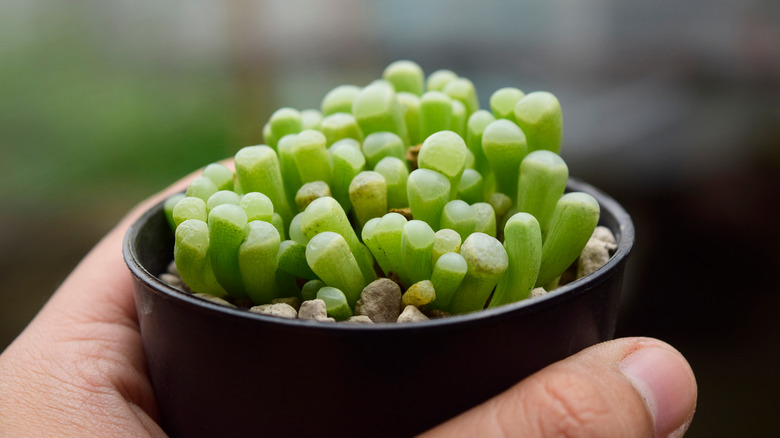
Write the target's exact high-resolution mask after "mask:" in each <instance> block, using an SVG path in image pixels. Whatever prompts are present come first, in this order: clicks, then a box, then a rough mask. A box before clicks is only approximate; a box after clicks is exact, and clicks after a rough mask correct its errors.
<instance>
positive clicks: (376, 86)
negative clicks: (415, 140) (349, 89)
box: [352, 80, 409, 146]
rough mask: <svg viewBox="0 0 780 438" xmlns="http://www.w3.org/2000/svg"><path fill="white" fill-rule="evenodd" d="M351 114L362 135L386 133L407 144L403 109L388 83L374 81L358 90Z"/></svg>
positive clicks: (407, 138) (407, 137)
mask: <svg viewBox="0 0 780 438" xmlns="http://www.w3.org/2000/svg"><path fill="white" fill-rule="evenodd" d="M352 114H353V115H354V116H355V119H356V120H357V122H358V125H360V130H361V131H363V135H365V136H368V135H370V134H372V133H374V132H383V131H387V132H392V133H395V134H396V135H398V136H399V137H401V139H402V140H403V141H404V146H406V145H408V144H409V136H408V134H407V131H406V121H405V120H404V114H403V109H402V108H401V103H400V102H399V101H398V98H397V97H396V96H395V90H394V89H393V86H392V85H390V83H389V82H387V81H383V80H378V81H374V82H372V83H371V84H369V85H368V86H366V87H365V88H363V89H362V90H360V93H358V95H357V96H356V97H355V101H354V102H353V103H352Z"/></svg>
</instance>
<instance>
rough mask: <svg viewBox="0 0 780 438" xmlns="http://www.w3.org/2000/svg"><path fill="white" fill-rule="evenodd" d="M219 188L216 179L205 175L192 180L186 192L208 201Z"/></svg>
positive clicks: (188, 194) (190, 195)
mask: <svg viewBox="0 0 780 438" xmlns="http://www.w3.org/2000/svg"><path fill="white" fill-rule="evenodd" d="M218 190H219V189H218V188H217V185H216V184H214V181H212V180H211V179H209V178H207V177H205V176H199V177H197V178H195V179H193V180H192V181H190V184H189V185H188V186H187V191H186V192H185V194H186V195H187V196H189V197H194V198H200V199H202V200H203V202H206V201H208V200H209V198H210V197H211V195H213V194H214V193H217V191H218Z"/></svg>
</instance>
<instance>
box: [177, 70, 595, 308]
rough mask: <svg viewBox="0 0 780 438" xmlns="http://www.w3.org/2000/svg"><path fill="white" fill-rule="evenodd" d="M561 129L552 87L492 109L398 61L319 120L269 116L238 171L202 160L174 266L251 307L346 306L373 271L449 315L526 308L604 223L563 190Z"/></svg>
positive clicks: (191, 282) (293, 114)
mask: <svg viewBox="0 0 780 438" xmlns="http://www.w3.org/2000/svg"><path fill="white" fill-rule="evenodd" d="M561 132H562V115H561V108H560V104H559V102H558V100H557V99H556V98H555V96H554V95H552V94H550V93H548V92H532V93H528V94H525V93H523V92H522V91H521V90H519V89H517V88H502V89H499V90H497V91H495V92H494V93H493V94H492V95H491V97H490V110H485V109H480V108H479V104H478V100H477V93H476V90H475V88H474V85H473V83H472V82H471V81H470V80H468V79H466V78H463V77H459V76H458V75H457V74H455V73H454V72H452V71H449V70H438V71H436V72H433V73H432V74H430V75H429V76H428V77H427V78H426V77H425V76H424V73H423V71H422V69H421V68H420V67H419V66H418V65H417V64H415V63H413V62H411V61H397V62H394V63H392V64H390V65H389V66H388V67H387V68H386V69H385V70H384V72H383V74H382V78H381V79H378V80H376V81H374V82H372V83H370V84H368V85H367V86H365V87H362V88H361V87H357V86H354V85H342V86H339V87H336V88H334V89H333V90H331V91H330V92H328V93H327V94H326V95H325V97H324V98H323V99H322V103H321V108H320V109H319V110H313V109H310V110H304V111H298V110H296V109H293V108H282V109H279V110H277V111H276V112H274V113H273V115H272V116H271V117H270V119H269V120H268V122H267V123H266V124H265V126H264V129H263V134H264V141H265V144H263V145H258V146H249V147H245V148H243V149H241V150H240V151H238V153H237V154H236V156H235V171H232V170H230V169H229V168H228V167H226V166H224V165H222V164H219V163H214V164H211V165H209V166H207V167H206V168H205V169H204V171H203V175H202V176H201V177H199V178H197V179H195V180H194V181H192V183H191V184H190V186H189V187H188V189H187V191H186V193H185V194H180V195H176V196H174V197H172V198H170V199H169V200H168V201H167V202H166V205H165V211H166V214H167V216H168V220H169V221H170V223H171V226H172V227H173V228H174V230H175V240H176V243H175V250H174V258H175V261H176V265H177V267H178V270H179V273H180V275H181V277H182V279H183V280H184V281H185V282H186V284H187V285H188V287H189V288H190V289H191V290H193V291H195V292H200V293H207V294H211V295H215V296H221V297H225V296H230V297H232V298H234V299H249V300H251V301H252V302H254V303H256V304H263V303H268V302H270V301H271V300H273V299H276V298H282V297H290V296H296V295H297V296H299V297H302V298H303V299H313V298H315V297H319V298H322V299H325V300H326V302H327V303H328V304H329V306H328V307H329V308H333V309H336V308H340V309H343V308H345V306H346V307H348V308H350V309H353V308H354V306H355V303H356V301H357V300H358V299H359V298H360V294H361V291H362V290H363V288H364V287H365V286H366V285H367V284H369V283H370V282H371V281H373V280H375V279H376V278H377V277H378V275H379V276H387V277H391V278H393V279H395V280H396V281H397V282H399V283H400V284H401V285H402V287H403V288H404V289H407V288H410V287H412V286H413V285H415V284H418V283H419V282H423V281H429V282H430V283H426V284H430V285H432V286H433V290H434V294H433V296H430V297H429V298H428V299H426V300H424V301H423V303H424V304H425V305H426V306H428V307H429V308H434V309H440V310H443V311H446V312H451V313H465V312H471V311H475V310H480V309H483V308H484V307H485V305H486V303H488V300H490V301H489V306H490V307H494V306H499V305H503V304H507V303H511V302H515V301H518V300H522V299H525V298H528V297H529V294H530V292H531V290H532V289H533V288H534V287H539V286H548V287H550V285H552V286H554V285H555V284H556V282H557V279H558V278H559V277H560V275H561V274H562V273H563V271H564V270H565V269H566V268H567V267H568V266H569V265H571V264H572V262H574V261H575V260H576V258H577V257H578V255H579V254H580V252H581V251H582V249H583V247H584V246H585V244H586V243H587V241H588V239H589V237H590V236H591V233H592V232H593V230H594V228H595V227H596V224H597V222H598V217H599V205H598V203H597V202H596V200H595V199H594V198H593V197H592V196H590V195H588V194H586V193H577V192H574V193H566V194H564V189H565V186H566V182H567V179H568V176H569V175H568V173H569V172H568V168H567V166H566V164H565V162H564V161H563V159H561V157H560V156H559V151H560V146H561ZM415 155H416V156H415ZM402 212H407V213H408V212H410V213H411V217H412V218H413V219H408V217H409V215H408V214H406V215H404V214H401V213H402ZM300 285H302V286H300ZM299 286H300V287H299ZM424 289H425V288H424ZM427 289H430V287H428V288H427ZM427 289H426V290H427ZM347 313H349V312H347Z"/></svg>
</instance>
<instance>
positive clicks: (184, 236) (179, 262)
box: [173, 219, 227, 297]
mask: <svg viewBox="0 0 780 438" xmlns="http://www.w3.org/2000/svg"><path fill="white" fill-rule="evenodd" d="M175 234H176V243H175V245H174V247H173V258H174V260H175V261H176V269H177V270H178V271H179V275H180V276H181V278H182V280H183V281H184V283H186V284H187V286H188V287H189V288H190V290H191V291H193V292H197V293H203V294H209V295H214V296H217V297H226V296H227V291H225V289H224V288H223V287H222V286H220V284H219V283H218V282H217V279H216V278H215V277H214V271H213V270H212V268H211V259H210V258H209V227H208V225H207V224H206V222H204V221H201V220H198V219H188V220H186V221H184V222H182V223H181V224H179V226H178V227H176V233H175Z"/></svg>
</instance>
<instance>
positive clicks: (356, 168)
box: [329, 140, 366, 213]
mask: <svg viewBox="0 0 780 438" xmlns="http://www.w3.org/2000/svg"><path fill="white" fill-rule="evenodd" d="M329 153H330V159H331V163H332V164H333V173H332V175H331V179H332V184H331V185H330V189H331V193H333V198H335V199H336V200H337V201H338V203H339V205H341V208H342V209H343V210H344V211H345V212H347V213H348V212H349V211H351V210H352V201H350V200H349V185H350V183H352V180H353V179H354V178H355V176H357V174H359V173H360V172H362V171H363V170H365V168H366V158H365V156H363V154H362V153H361V152H360V144H358V143H357V142H354V141H352V140H340V141H338V142H336V143H334V144H333V145H332V146H331V147H330V149H329Z"/></svg>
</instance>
